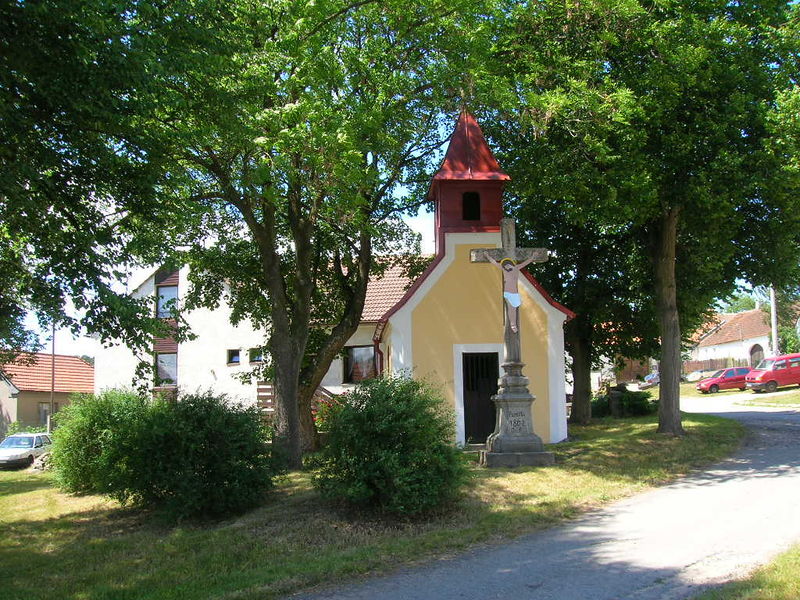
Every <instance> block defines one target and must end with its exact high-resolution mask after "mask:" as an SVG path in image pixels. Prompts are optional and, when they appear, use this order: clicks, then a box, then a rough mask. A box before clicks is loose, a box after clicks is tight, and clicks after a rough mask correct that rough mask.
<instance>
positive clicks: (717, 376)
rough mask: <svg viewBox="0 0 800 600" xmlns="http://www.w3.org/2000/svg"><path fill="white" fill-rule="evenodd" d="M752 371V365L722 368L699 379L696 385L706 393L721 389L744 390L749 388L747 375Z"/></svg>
mask: <svg viewBox="0 0 800 600" xmlns="http://www.w3.org/2000/svg"><path fill="white" fill-rule="evenodd" d="M749 372H750V367H731V368H730V369H720V370H719V371H717V372H716V373H714V374H713V375H712V376H711V377H708V378H706V379H703V380H702V381H698V382H697V385H696V386H694V387H695V388H697V389H698V390H699V391H701V392H703V393H704V394H708V393H712V394H716V393H717V392H718V391H720V390H732V389H739V390H742V391H744V390H745V389H746V388H747V382H746V381H745V377H747V374H748V373H749Z"/></svg>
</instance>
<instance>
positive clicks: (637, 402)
mask: <svg viewBox="0 0 800 600" xmlns="http://www.w3.org/2000/svg"><path fill="white" fill-rule="evenodd" d="M656 412H658V400H653V399H652V398H651V396H650V392H634V391H632V390H625V391H624V392H622V395H621V396H620V415H619V416H620V417H639V416H644V415H651V414H654V413H656ZM592 416H593V417H608V416H611V396H610V393H609V394H608V395H601V396H596V397H595V398H593V399H592Z"/></svg>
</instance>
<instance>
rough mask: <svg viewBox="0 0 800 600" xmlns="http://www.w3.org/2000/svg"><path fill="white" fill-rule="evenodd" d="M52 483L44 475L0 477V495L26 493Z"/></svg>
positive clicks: (46, 486) (49, 485) (7, 495)
mask: <svg viewBox="0 0 800 600" xmlns="http://www.w3.org/2000/svg"><path fill="white" fill-rule="evenodd" d="M52 485H53V483H52V482H51V481H50V479H47V478H45V477H29V478H24V477H13V478H9V479H6V478H3V479H0V496H3V497H9V496H12V495H19V494H27V493H28V492H35V491H38V490H42V489H45V488H49V487H52Z"/></svg>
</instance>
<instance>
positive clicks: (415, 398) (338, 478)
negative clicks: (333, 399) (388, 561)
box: [314, 378, 467, 515]
mask: <svg viewBox="0 0 800 600" xmlns="http://www.w3.org/2000/svg"><path fill="white" fill-rule="evenodd" d="M443 402H444V401H443V400H442V398H441V397H440V396H439V395H438V394H437V393H435V392H434V390H433V389H432V388H431V387H430V386H429V384H426V383H424V382H420V381H416V380H413V379H407V378H396V379H395V378H381V379H374V380H370V381H367V382H364V383H362V384H361V385H359V386H358V387H357V388H356V389H355V390H354V391H353V392H351V393H349V394H346V395H344V396H342V408H341V409H340V410H337V411H336V412H334V413H332V414H331V417H332V418H331V420H330V429H329V432H330V433H329V438H328V444H327V445H326V446H325V447H324V448H323V450H322V452H321V454H320V456H319V459H318V460H319V472H318V474H317V476H316V477H315V479H314V481H315V484H316V485H317V487H318V488H319V489H320V490H321V492H322V493H323V494H324V495H325V496H327V497H329V498H334V499H341V500H344V501H346V502H348V503H350V504H353V505H356V506H362V507H375V508H378V509H380V510H382V511H385V512H387V513H393V514H398V515H414V514H417V513H421V512H424V511H429V510H431V509H434V508H436V507H438V506H440V505H442V504H443V503H445V502H447V501H449V500H452V499H453V498H455V496H456V495H457V493H458V491H459V488H460V486H461V484H462V483H463V482H464V480H465V477H466V473H467V471H466V465H465V463H464V461H463V457H462V454H461V452H460V451H459V450H458V449H457V448H456V447H455V446H454V445H453V441H452V436H453V423H452V415H449V414H447V413H446V411H445V410H444V406H443Z"/></svg>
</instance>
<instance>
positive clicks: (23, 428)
mask: <svg viewBox="0 0 800 600" xmlns="http://www.w3.org/2000/svg"><path fill="white" fill-rule="evenodd" d="M21 432H24V433H47V427H46V426H44V425H25V424H24V423H20V422H19V421H13V422H11V423H9V424H8V427H6V433H5V435H7V436H8V435H14V434H15V433H21Z"/></svg>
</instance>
